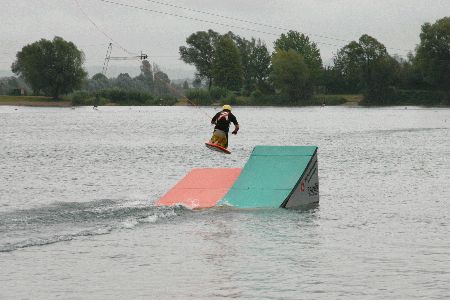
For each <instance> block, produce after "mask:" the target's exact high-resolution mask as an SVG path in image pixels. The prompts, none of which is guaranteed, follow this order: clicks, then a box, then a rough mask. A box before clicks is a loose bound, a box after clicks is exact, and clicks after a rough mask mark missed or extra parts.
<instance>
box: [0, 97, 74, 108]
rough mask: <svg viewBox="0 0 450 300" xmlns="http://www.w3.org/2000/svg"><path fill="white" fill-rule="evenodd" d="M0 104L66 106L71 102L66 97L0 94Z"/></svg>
mask: <svg viewBox="0 0 450 300" xmlns="http://www.w3.org/2000/svg"><path fill="white" fill-rule="evenodd" d="M0 105H18V106H55V107H66V106H71V105H72V103H71V101H70V100H68V99H62V100H54V99H53V98H51V97H43V96H0Z"/></svg>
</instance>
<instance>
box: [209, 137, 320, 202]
mask: <svg viewBox="0 0 450 300" xmlns="http://www.w3.org/2000/svg"><path fill="white" fill-rule="evenodd" d="M314 202H319V179H318V165H317V147H315V146H256V147H255V148H254V149H253V152H252V154H251V156H250V158H249V160H248V161H247V163H246V164H245V166H244V169H243V170H242V172H241V174H240V176H239V177H238V179H237V180H236V182H235V183H234V184H233V186H232V187H231V189H230V190H229V191H228V193H227V194H226V195H225V197H224V198H223V199H222V200H221V201H220V202H219V203H218V205H229V206H233V207H239V208H254V207H266V208H270V207H292V208H294V207H300V206H304V205H307V204H310V203H314Z"/></svg>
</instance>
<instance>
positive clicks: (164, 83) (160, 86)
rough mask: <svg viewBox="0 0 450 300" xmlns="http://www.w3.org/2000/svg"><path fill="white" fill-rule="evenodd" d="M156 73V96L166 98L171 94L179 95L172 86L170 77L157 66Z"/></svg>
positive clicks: (154, 91)
mask: <svg viewBox="0 0 450 300" xmlns="http://www.w3.org/2000/svg"><path fill="white" fill-rule="evenodd" d="M154 72H155V75H154V88H153V93H154V94H155V95H157V96H166V95H171V94H178V91H177V90H176V88H175V87H173V86H172V85H171V83H170V79H169V76H168V75H167V74H166V73H164V72H163V71H161V70H160V68H159V67H158V66H157V65H154ZM180 94H181V93H180Z"/></svg>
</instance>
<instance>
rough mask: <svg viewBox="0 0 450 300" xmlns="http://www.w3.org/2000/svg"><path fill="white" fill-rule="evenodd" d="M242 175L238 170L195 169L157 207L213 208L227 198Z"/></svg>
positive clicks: (159, 201) (158, 202)
mask: <svg viewBox="0 0 450 300" xmlns="http://www.w3.org/2000/svg"><path fill="white" fill-rule="evenodd" d="M240 173H241V169H238V168H230V169H193V170H191V171H190V172H189V173H188V174H187V175H186V176H185V177H184V178H183V179H181V180H180V181H179V182H178V183H177V184H176V185H175V186H174V187H173V188H172V189H171V190H170V191H169V192H167V194H165V195H164V196H163V197H162V198H161V199H159V200H158V201H157V202H156V205H158V206H172V205H184V206H186V207H189V208H191V209H194V208H208V207H213V206H215V205H216V204H217V202H219V201H220V200H221V199H222V198H223V196H225V194H226V193H227V192H228V190H229V189H230V188H231V186H232V185H233V184H234V182H235V181H236V179H237V178H238V176H239V174H240Z"/></svg>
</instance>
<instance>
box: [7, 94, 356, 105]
mask: <svg viewBox="0 0 450 300" xmlns="http://www.w3.org/2000/svg"><path fill="white" fill-rule="evenodd" d="M78 98H79V97H78V95H75V96H72V97H63V98H62V99H61V100H54V99H53V98H51V97H44V96H1V95H0V105H17V106H36V107H38V106H42V107H67V106H72V105H93V102H94V97H93V96H89V97H86V98H83V99H82V100H80V99H78ZM362 99H363V96H362V95H315V96H313V98H312V99H311V102H310V103H309V105H323V104H324V105H358V104H359V102H360V101H361V100H362ZM227 100H228V99H227ZM227 100H225V99H224V100H223V101H221V102H227V103H228V102H230V101H227ZM99 102H100V103H99V105H118V104H117V103H114V102H113V101H111V100H110V99H108V98H105V97H100V101H99ZM150 103H151V104H150ZM194 103H195V102H194ZM230 103H231V104H233V105H244V106H252V105H258V104H255V103H252V101H251V98H250V97H242V96H238V97H236V98H234V99H232V101H231V102H230ZM269 103H270V101H269ZM124 104H125V105H134V104H133V103H132V102H130V103H124ZM148 104H149V105H155V104H156V103H153V101H152V102H149V103H148ZM162 104H163V105H164V104H165V105H171V104H173V103H162ZM214 104H215V105H220V103H215V102H214ZM140 105H146V103H144V104H140ZM173 105H179V106H184V105H186V106H188V105H191V103H189V102H188V101H187V100H186V98H180V99H178V101H177V102H176V103H174V104H173Z"/></svg>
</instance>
